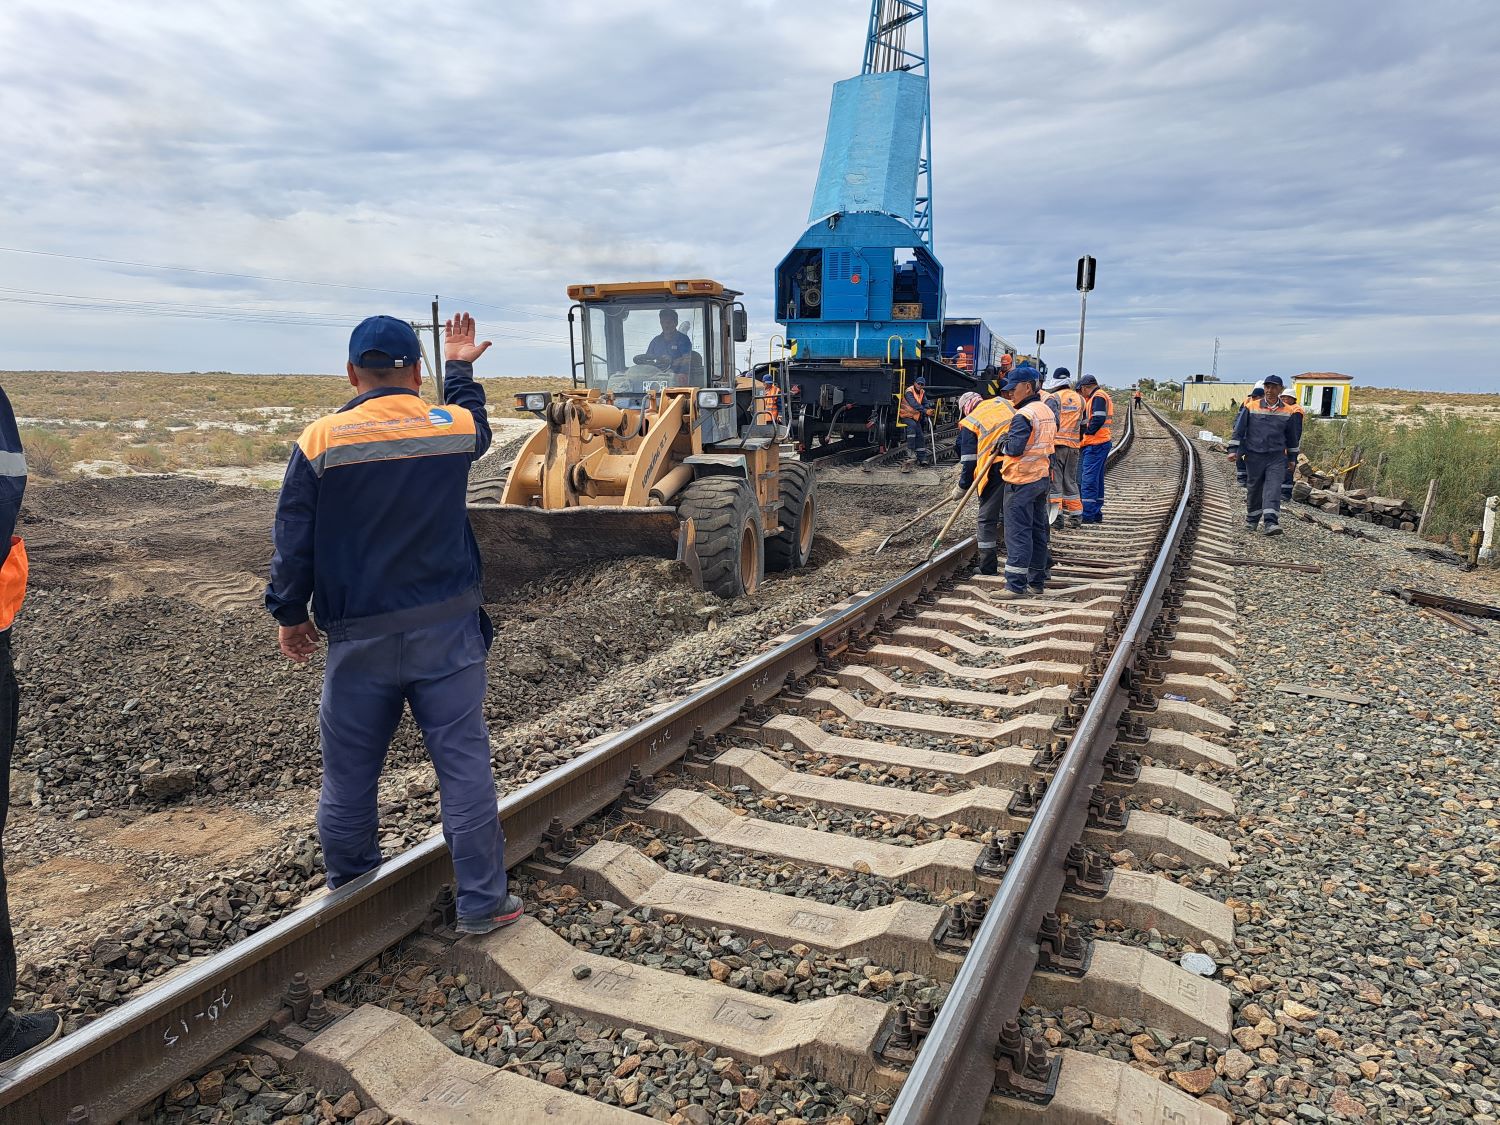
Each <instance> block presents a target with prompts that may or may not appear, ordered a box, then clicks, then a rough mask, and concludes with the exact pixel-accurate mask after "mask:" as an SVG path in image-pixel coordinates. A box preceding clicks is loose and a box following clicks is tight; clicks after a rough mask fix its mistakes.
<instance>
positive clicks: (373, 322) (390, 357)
mask: <svg viewBox="0 0 1500 1125" xmlns="http://www.w3.org/2000/svg"><path fill="white" fill-rule="evenodd" d="M421 361H422V345H421V344H420V343H418V342H417V334H416V332H415V331H414V330H413V329H412V326H411V325H410V324H407V323H406V321H404V320H397V319H396V318H395V317H393V316H372V317H367V318H366V319H364V320H362V321H360V322H359V326H358V327H357V328H355V330H354V331H353V332H352V333H351V334H350V336H349V362H350V363H352V364H354V366H355V367H416V366H417V365H418V364H419V363H421Z"/></svg>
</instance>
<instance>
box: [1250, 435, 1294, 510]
mask: <svg viewBox="0 0 1500 1125" xmlns="http://www.w3.org/2000/svg"><path fill="white" fill-rule="evenodd" d="M1285 479H1286V454H1285V453H1282V452H1280V451H1279V450H1278V451H1277V452H1275V453H1246V454H1245V526H1246V527H1254V526H1255V525H1256V524H1257V523H1259V522H1260V521H1261V520H1265V521H1266V526H1267V527H1279V526H1280V525H1281V482H1282V481H1283V480H1285Z"/></svg>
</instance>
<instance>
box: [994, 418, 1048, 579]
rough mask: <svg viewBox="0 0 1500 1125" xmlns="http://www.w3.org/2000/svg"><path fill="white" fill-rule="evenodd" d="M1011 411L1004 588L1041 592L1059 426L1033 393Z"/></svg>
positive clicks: (1007, 441)
mask: <svg viewBox="0 0 1500 1125" xmlns="http://www.w3.org/2000/svg"><path fill="white" fill-rule="evenodd" d="M1038 407H1039V408H1040V411H1039V412H1038V411H1037V410H1036V409H1035V408H1038ZM1015 408H1016V410H1015V416H1014V417H1013V418H1012V419H1011V421H1010V428H1009V429H1008V430H1007V431H1006V434H1005V438H1004V449H1005V468H1004V475H1005V480H1006V489H1005V584H1006V585H1007V586H1008V587H1009V588H1010V589H1011V590H1012V591H1013V592H1015V593H1017V594H1021V593H1024V592H1025V591H1026V589H1027V588H1028V587H1030V588H1031V589H1032V590H1034V591H1036V592H1038V593H1040V592H1041V591H1042V590H1044V589H1045V588H1046V584H1047V578H1048V576H1049V574H1050V572H1051V569H1052V554H1051V529H1050V527H1049V526H1048V524H1047V494H1048V493H1049V492H1050V491H1051V487H1052V478H1051V472H1050V470H1051V460H1052V451H1053V448H1054V445H1055V442H1056V439H1057V422H1056V418H1055V416H1054V414H1053V413H1052V408H1051V407H1050V406H1047V405H1045V404H1043V403H1042V401H1041V398H1040V396H1038V395H1037V394H1036V393H1035V392H1033V393H1032V394H1030V395H1029V396H1027V397H1026V398H1025V399H1023V400H1022V401H1020V402H1018V403H1016V404H1015ZM1041 421H1045V423H1046V424H1045V426H1041V425H1039V424H1038V423H1039V422H1041Z"/></svg>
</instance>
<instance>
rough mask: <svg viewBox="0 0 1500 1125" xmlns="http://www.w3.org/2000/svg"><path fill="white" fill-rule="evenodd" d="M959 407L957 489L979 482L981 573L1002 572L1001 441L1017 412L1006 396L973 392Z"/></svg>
mask: <svg viewBox="0 0 1500 1125" xmlns="http://www.w3.org/2000/svg"><path fill="white" fill-rule="evenodd" d="M970 395H973V397H972V398H970ZM959 410H960V411H962V412H963V414H964V417H963V418H962V419H960V421H959V423H958V441H957V445H958V465H959V469H958V487H957V488H956V489H955V492H956V493H957V495H959V496H962V495H963V494H964V493H966V492H968V491H969V489H970V488H971V487H973V485H974V483H975V481H978V482H979V522H978V526H977V527H976V528H975V532H974V535H975V545H976V546H977V547H978V548H979V573H980V574H999V573H1000V556H999V552H1000V520H1001V518H1002V516H1003V514H1004V513H1003V505H1004V503H1005V482H1004V479H1003V470H1004V452H1003V450H1002V448H1001V444H1002V442H1003V441H1004V439H1005V435H1006V434H1007V433H1008V432H1009V431H1010V423H1011V419H1012V418H1013V417H1014V416H1015V413H1016V411H1015V407H1013V406H1011V404H1010V403H1009V402H1007V401H1006V400H1005V399H1003V398H987V399H984V400H982V401H981V400H980V398H979V396H978V395H977V394H975V393H974V392H973V391H970V392H969V393H968V394H966V395H964V396H963V397H962V398H961V399H959Z"/></svg>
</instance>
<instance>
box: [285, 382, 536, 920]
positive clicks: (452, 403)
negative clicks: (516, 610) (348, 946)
mask: <svg viewBox="0 0 1500 1125" xmlns="http://www.w3.org/2000/svg"><path fill="white" fill-rule="evenodd" d="M444 391H445V395H446V401H445V402H444V404H443V405H442V406H435V407H429V406H428V405H427V404H426V403H425V402H423V401H422V399H421V398H420V397H419V396H418V395H417V394H416V392H414V391H411V390H407V389H404V388H397V387H390V388H385V387H381V388H377V389H375V390H372V391H367V392H365V393H364V394H361V395H359V396H357V397H356V398H354V399H352V400H351V401H350V402H349V403H347V404H346V405H345V406H344V407H343V409H341V410H340V411H338V412H337V413H336V414H331V415H329V416H327V417H325V418H321V419H319V420H318V421H316V422H314V423H313V424H312V425H310V426H309V427H308V428H307V429H306V430H304V431H303V433H302V436H301V437H299V438H298V439H297V445H296V448H294V449H293V451H292V456H291V461H290V462H289V464H288V465H287V470H286V478H285V480H284V481H283V483H282V489H281V500H280V503H279V504H278V506H277V510H276V530H275V554H274V556H273V558H272V560H271V581H270V584H269V586H268V587H267V588H266V607H267V609H269V610H270V611H271V613H272V615H273V616H274V617H275V618H276V620H277V621H278V622H280V623H281V624H282V625H298V624H301V623H302V622H305V621H306V620H307V619H308V601H309V599H311V602H312V613H313V616H314V617H315V618H316V621H317V624H318V627H319V628H320V629H322V630H323V632H325V633H326V634H327V636H328V660H327V666H326V669H325V671H324V678H323V698H322V704H321V707H320V708H319V712H318V719H319V727H320V729H321V733H322V747H323V792H322V795H321V797H320V798H319V801H318V832H319V835H320V836H321V838H322V843H323V858H324V864H325V866H326V868H327V872H328V885H329V886H330V887H337V886H340V885H341V884H343V883H347V882H349V881H350V880H351V879H354V878H357V877H358V876H360V875H363V874H364V873H365V872H367V871H370V870H372V869H373V868H375V867H378V866H379V865H380V862H381V854H380V844H379V812H378V808H377V805H376V785H377V782H378V779H379V777H380V768H381V765H382V763H383V762H384V760H385V755H386V752H387V750H388V749H389V747H390V741H391V737H392V735H393V734H394V733H395V730H396V725H397V723H398V722H399V721H400V718H401V713H402V710H403V709H404V707H405V706H406V705H407V704H409V705H410V706H411V711H412V717H413V718H414V719H415V720H416V723H417V725H418V727H420V728H421V730H422V733H423V736H424V737H425V739H426V742H427V749H428V752H429V753H430V754H431V755H432V761H433V766H434V767H435V769H436V771H437V775H438V783H439V785H440V787H441V802H442V817H443V835H444V838H445V839H446V840H447V841H448V847H449V849H450V851H451V852H452V856H453V868H454V874H455V876H456V880H457V884H458V913H459V916H460V917H462V918H475V919H480V918H489V917H491V916H493V915H494V913H495V912H496V911H497V910H499V909H500V908H501V905H502V904H503V903H504V902H505V899H506V893H507V887H506V878H505V864H504V838H503V836H502V835H501V831H500V820H499V815H498V811H497V801H496V794H495V778H494V771H493V767H492V766H491V762H490V739H489V730H488V728H487V727H486V725H485V720H484V710H483V708H484V695H485V682H486V675H485V660H486V657H487V655H488V647H489V640H490V628H489V621H488V619H487V618H486V617H485V616H484V614H483V611H482V610H481V609H480V606H481V603H482V601H483V597H482V593H481V573H480V559H479V548H478V545H477V544H476V543H475V540H474V533H473V531H472V530H471V529H470V527H469V517H468V511H467V491H468V478H469V467H470V465H472V464H473V462H474V461H475V460H476V459H477V458H478V457H480V456H482V455H483V454H484V452H485V451H486V450H487V449H488V448H489V445H490V425H489V420H488V417H487V416H486V414H485V397H484V391H483V390H482V389H481V388H480V387H479V385H478V384H477V383H476V382H475V381H474V370H473V367H472V365H470V364H468V363H461V362H457V361H453V360H450V361H449V362H448V364H447V367H446V379H445V382H444Z"/></svg>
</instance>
